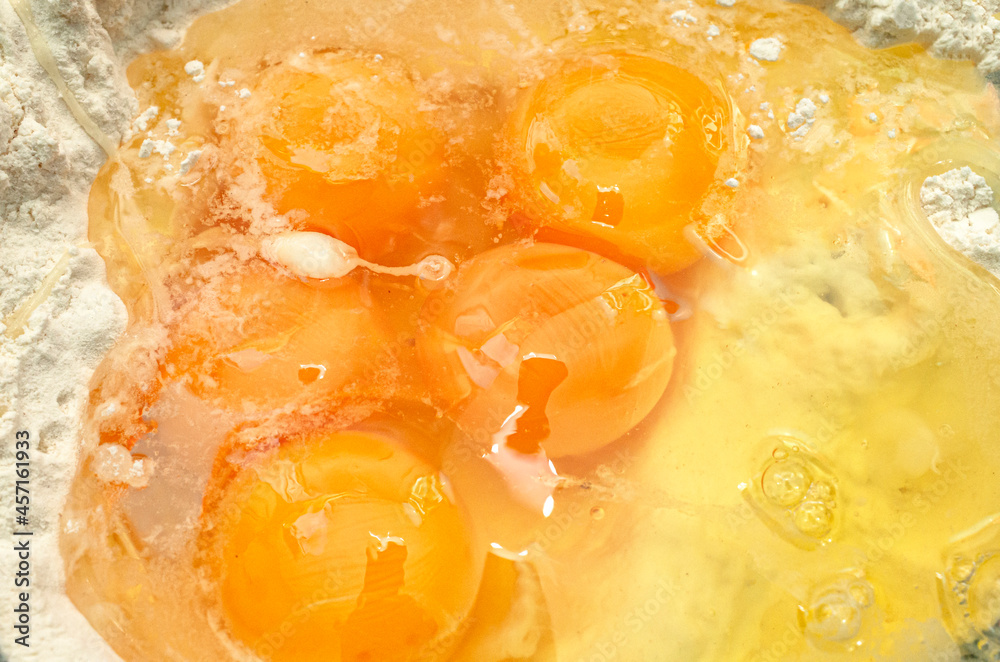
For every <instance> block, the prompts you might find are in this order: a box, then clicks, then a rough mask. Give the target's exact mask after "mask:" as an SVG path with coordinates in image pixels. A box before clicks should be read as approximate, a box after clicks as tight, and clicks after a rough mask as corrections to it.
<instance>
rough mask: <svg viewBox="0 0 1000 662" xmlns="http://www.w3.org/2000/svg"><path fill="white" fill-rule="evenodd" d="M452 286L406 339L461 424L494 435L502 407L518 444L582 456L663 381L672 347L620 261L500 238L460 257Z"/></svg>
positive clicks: (628, 422) (643, 408)
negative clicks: (504, 242) (420, 331)
mask: <svg viewBox="0 0 1000 662" xmlns="http://www.w3.org/2000/svg"><path fill="white" fill-rule="evenodd" d="M453 288H454V289H452V290H445V291H443V292H439V293H436V294H435V295H434V296H432V297H431V299H430V300H429V301H428V302H427V304H426V305H425V307H424V311H423V317H424V319H425V320H426V321H428V322H429V323H430V326H429V330H428V332H427V333H426V334H424V335H423V336H422V337H421V338H420V339H419V341H418V342H419V347H420V350H421V353H422V356H423V358H424V361H425V363H426V366H427V368H428V372H429V373H430V375H431V379H432V381H433V385H434V389H435V391H436V392H437V393H438V395H439V396H440V397H441V398H442V399H443V400H444V401H445V402H446V403H447V404H451V405H454V404H457V403H463V404H462V406H463V407H465V408H466V412H465V416H464V419H465V422H466V423H467V424H469V425H475V426H476V427H477V428H480V429H481V428H482V427H483V426H484V425H485V427H486V428H487V429H488V430H490V431H491V432H494V433H495V432H498V431H499V430H500V428H501V425H502V424H503V423H504V421H505V420H507V419H508V418H509V417H510V415H512V414H513V415H514V417H515V418H517V420H518V426H517V434H515V435H512V436H511V437H509V439H508V441H513V442H515V443H517V444H518V446H519V447H520V446H522V445H523V444H524V443H527V444H528V445H529V446H530V445H531V444H533V443H536V442H539V443H540V444H541V446H542V447H543V448H544V449H545V451H546V453H547V454H548V455H549V456H550V457H557V456H561V455H573V454H580V453H587V452H590V451H593V450H595V449H597V448H600V447H601V446H603V445H605V444H607V443H609V442H611V441H613V440H614V439H617V438H618V437H620V436H621V435H623V434H625V433H626V432H627V431H628V430H629V429H631V428H632V427H633V426H634V425H635V424H636V423H638V422H639V421H640V420H642V418H644V417H645V416H646V414H648V413H649V412H650V410H651V409H652V408H653V406H654V405H655V404H656V402H657V401H658V400H659V399H660V396H662V395H663V392H664V390H665V389H666V386H667V383H668V382H669V380H670V373H671V370H672V367H673V358H674V355H675V353H676V350H675V348H674V345H673V335H672V333H671V330H670V323H669V322H668V320H667V314H666V312H665V311H664V309H663V306H662V305H661V303H660V301H659V300H658V299H657V298H656V296H655V294H654V292H653V291H652V289H651V288H650V286H649V285H648V283H646V281H644V280H643V279H642V278H641V277H640V276H639V275H638V274H635V273H634V272H632V271H630V270H629V269H627V268H625V267H623V266H622V265H620V264H617V263H615V262H612V261H611V260H608V259H606V258H603V257H601V256H599V255H596V254H594V253H590V252H588V251H584V250H580V249H577V248H572V247H566V246H559V245H556V244H533V245H528V246H526V245H508V246H503V247H501V248H496V249H493V250H491V251H488V252H486V253H482V254H480V255H478V256H477V257H475V258H474V259H472V260H470V261H469V262H467V263H466V264H465V265H463V267H462V268H461V269H460V270H459V273H458V276H457V279H456V282H455V283H454V286H453ZM542 408H543V409H544V411H543V412H539V411H538V409H542ZM541 414H544V418H542V417H541ZM539 431H542V432H541V433H539ZM546 433H547V438H545V434H546ZM521 450H525V451H530V450H531V449H530V448H522V449H521Z"/></svg>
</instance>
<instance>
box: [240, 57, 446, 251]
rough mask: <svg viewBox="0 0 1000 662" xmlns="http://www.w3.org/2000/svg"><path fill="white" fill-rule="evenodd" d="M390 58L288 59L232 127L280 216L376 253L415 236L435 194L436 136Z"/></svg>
mask: <svg viewBox="0 0 1000 662" xmlns="http://www.w3.org/2000/svg"><path fill="white" fill-rule="evenodd" d="M418 102H419V95H418V94H417V91H416V90H415V89H414V87H413V83H412V81H411V80H410V79H409V78H408V77H406V76H405V75H404V74H403V73H401V72H400V71H398V70H397V68H396V67H395V65H392V64H390V63H387V62H384V61H382V60H378V61H371V60H362V59H361V58H359V57H356V56H353V55H350V54H342V53H320V54H316V55H310V56H308V57H292V58H290V59H288V60H286V61H284V62H282V63H280V64H276V65H274V66H271V67H268V68H267V69H265V70H264V72H263V73H262V74H261V75H260V78H259V79H258V81H257V83H256V86H255V88H254V91H253V94H252V96H251V97H250V100H249V103H248V104H247V105H246V107H245V108H244V109H243V113H242V114H243V117H241V119H240V121H239V122H237V124H236V130H235V131H234V142H235V144H234V145H233V148H234V149H233V155H234V156H236V157H237V159H242V158H243V156H242V154H243V153H244V152H245V151H249V153H250V154H252V155H254V157H253V161H252V163H250V164H243V165H244V167H250V168H253V167H254V166H256V167H259V169H260V171H261V173H262V175H263V177H264V180H265V182H266V189H267V197H268V198H269V199H270V200H271V201H272V203H273V204H274V207H275V211H277V212H278V213H279V214H290V215H291V217H292V218H297V219H300V220H299V223H300V224H301V225H302V226H303V227H304V228H306V229H311V230H317V231H322V232H326V233H328V234H331V235H333V236H334V237H336V238H337V239H340V240H341V241H344V242H345V243H347V244H350V245H351V246H353V247H354V248H355V249H357V250H358V252H359V253H360V255H361V256H362V257H364V258H366V259H377V258H381V257H384V256H386V255H388V254H391V253H392V252H393V250H398V249H399V246H398V245H397V244H399V243H403V244H406V243H407V242H409V243H413V242H414V241H415V239H416V238H415V237H412V236H411V235H413V234H419V233H420V228H419V218H420V211H419V203H420V201H421V199H422V198H428V197H430V196H432V195H434V194H435V193H438V192H439V189H440V182H439V181H438V178H439V177H440V173H441V171H440V165H441V161H442V154H441V150H440V144H441V140H440V139H438V138H437V136H436V135H435V133H434V130H433V129H432V127H431V126H430V125H428V124H427V123H425V122H424V121H422V120H421V113H419V112H418Z"/></svg>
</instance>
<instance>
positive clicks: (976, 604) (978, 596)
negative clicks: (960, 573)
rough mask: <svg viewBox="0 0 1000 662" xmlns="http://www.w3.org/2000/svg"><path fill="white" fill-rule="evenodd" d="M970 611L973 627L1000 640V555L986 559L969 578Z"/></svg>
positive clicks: (991, 637) (995, 639)
mask: <svg viewBox="0 0 1000 662" xmlns="http://www.w3.org/2000/svg"><path fill="white" fill-rule="evenodd" d="M968 600H969V613H970V616H971V619H970V620H971V621H972V625H973V627H975V628H976V629H977V630H978V631H979V632H981V633H983V634H984V635H986V636H988V637H989V638H990V639H993V640H994V641H997V642H1000V556H994V557H992V558H990V559H989V560H987V561H985V562H984V563H983V564H982V565H980V566H979V568H978V569H977V570H976V572H975V575H974V576H973V577H972V578H971V579H970V580H969V597H968Z"/></svg>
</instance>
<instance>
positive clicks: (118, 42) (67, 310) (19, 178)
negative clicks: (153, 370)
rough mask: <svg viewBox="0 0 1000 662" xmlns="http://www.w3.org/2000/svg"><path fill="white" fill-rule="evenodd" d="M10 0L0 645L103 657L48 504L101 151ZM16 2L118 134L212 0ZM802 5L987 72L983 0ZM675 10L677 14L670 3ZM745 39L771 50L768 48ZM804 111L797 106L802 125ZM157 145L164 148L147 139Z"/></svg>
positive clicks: (2, 86) (83, 375)
mask: <svg viewBox="0 0 1000 662" xmlns="http://www.w3.org/2000/svg"><path fill="white" fill-rule="evenodd" d="M739 1H743V2H750V1H752V0H739ZM718 2H719V4H722V5H727V6H728V5H732V4H733V2H732V0H718ZM15 4H20V5H22V6H23V5H26V4H28V3H27V0H0V467H2V468H0V478H2V479H0V503H2V504H4V508H9V507H10V504H12V503H13V502H14V498H13V482H14V480H13V479H14V477H13V472H12V468H13V444H14V438H15V431H17V430H21V429H25V430H28V431H29V432H30V434H31V439H32V446H31V448H32V450H31V476H32V478H31V494H32V502H31V510H30V525H29V526H28V527H27V528H29V529H31V530H33V531H34V534H35V535H34V536H33V537H32V538H31V549H32V556H31V562H32V575H31V578H32V587H31V599H30V608H31V611H32V621H31V623H32V630H31V640H30V641H31V644H32V646H31V648H22V647H20V646H15V645H13V644H12V643H11V642H12V641H13V639H14V633H13V631H12V629H11V621H12V619H11V618H10V615H11V614H12V609H13V606H14V604H13V601H14V598H15V595H14V592H13V590H12V588H11V587H12V585H13V579H14V578H13V576H12V573H13V567H14V563H13V561H14V556H13V554H12V552H11V551H10V549H11V546H12V544H13V543H12V541H11V540H10V521H9V519H8V515H9V510H8V511H5V514H4V518H3V521H2V522H0V548H2V549H3V551H2V552H0V587H2V588H0V614H3V617H2V619H0V620H2V625H0V658H4V657H6V658H7V659H9V660H12V661H15V660H20V661H24V660H31V661H33V662H41V661H45V662H60V661H61V660H79V661H82V662H103V661H106V660H117V659H118V658H117V657H116V656H115V655H114V653H112V652H111V651H110V650H109V649H108V647H107V646H106V645H105V644H104V643H103V641H102V640H101V639H100V637H98V636H97V635H96V634H95V633H94V632H93V631H92V630H91V629H90V627H89V625H88V624H87V623H86V621H85V620H84V619H83V617H82V616H81V615H80V614H79V613H78V612H77V611H76V610H75V609H74V608H73V606H72V605H71V604H70V602H69V600H68V599H67V598H66V597H65V595H64V593H63V578H62V560H61V558H60V556H59V551H58V537H57V530H58V517H59V510H60V506H61V504H62V502H63V499H64V496H65V492H66V489H67V485H68V481H69V479H70V478H71V476H72V473H73V471H74V467H75V465H76V459H77V458H76V448H77V439H76V430H77V425H78V421H79V417H80V413H81V411H82V407H83V404H84V402H85V399H86V395H87V383H88V380H89V378H90V376H91V374H92V371H93V369H94V367H95V366H96V365H97V364H98V362H99V361H100V360H101V358H102V356H103V355H104V353H105V352H106V351H107V350H108V349H109V347H110V346H111V344H112V342H113V340H114V338H115V337H116V335H117V334H118V333H120V332H121V330H122V329H123V328H124V325H125V312H124V308H123V306H122V304H121V303H120V302H119V301H118V300H117V298H116V297H115V296H114V295H113V294H112V293H111V291H110V290H109V289H108V288H107V286H106V284H105V280H104V266H103V262H102V261H101V259H100V258H99V257H98V255H97V254H96V253H95V252H94V251H93V250H92V249H90V248H88V247H87V246H86V234H87V215H86V201H87V194H88V191H89V189H90V185H91V182H92V180H93V178H94V176H95V175H96V173H97V170H98V168H99V167H100V165H101V163H102V162H103V160H104V153H103V151H102V150H101V148H100V147H99V146H98V145H97V144H96V143H95V142H94V140H92V139H91V137H89V136H88V133H87V132H85V130H84V129H83V128H82V127H81V124H80V123H79V122H78V121H77V119H76V118H75V117H74V116H73V114H71V112H70V111H69V110H68V108H67V106H66V105H65V104H64V103H63V101H61V99H60V96H59V93H58V91H57V89H56V87H55V86H54V85H53V83H52V81H51V79H50V78H49V76H48V75H46V73H45V71H44V70H43V69H42V67H41V66H39V61H38V60H37V59H36V56H35V54H34V53H33V51H32V45H31V44H30V43H29V40H28V36H27V34H26V32H25V29H24V27H23V24H22V22H21V21H20V20H19V18H18V16H17V15H16V14H15V12H14V11H13V6H14V5H15ZM30 4H31V6H32V9H33V11H34V15H35V22H36V24H37V25H38V28H39V29H40V31H41V35H42V36H43V37H44V41H45V42H46V43H47V44H48V47H49V48H50V49H51V51H52V55H53V56H54V61H55V62H56V63H57V64H58V67H59V71H60V72H61V74H62V77H63V78H64V79H65V81H66V84H67V86H68V88H69V89H70V90H71V91H72V92H73V94H74V96H75V97H76V99H78V100H79V102H80V105H81V106H82V110H83V111H85V113H86V114H87V115H89V117H90V118H91V119H92V120H93V123H94V125H95V126H94V127H91V129H92V130H91V135H98V136H99V135H100V134H101V133H103V134H104V135H106V136H107V137H108V139H109V141H110V142H111V143H117V142H118V140H119V139H120V137H121V136H122V134H123V133H124V132H125V131H126V129H127V127H129V125H130V123H131V122H132V121H133V116H134V115H135V113H136V111H137V110H138V109H137V107H136V103H135V99H134V97H133V95H132V93H131V91H130V90H129V89H128V86H127V84H126V81H125V76H124V63H125V62H127V61H128V60H129V59H130V58H131V57H132V56H133V55H135V54H136V53H138V52H141V51H143V50H148V49H151V48H159V47H165V46H171V45H173V44H175V43H176V42H177V40H178V39H179V37H180V34H181V32H180V30H182V29H183V27H184V26H185V25H186V24H187V22H188V21H189V20H190V19H191V18H193V16H194V14H195V13H196V11H195V9H196V8H197V10H198V11H203V10H208V9H214V8H217V7H219V6H222V5H224V4H227V2H226V0H205V1H201V2H199V1H198V0H175V1H172V2H163V1H162V0H34V1H33V2H31V3H30ZM812 4H814V5H819V6H822V7H824V8H826V10H827V11H828V12H829V13H830V14H831V15H832V16H834V17H835V18H836V19H837V20H840V21H841V22H843V23H844V24H845V25H847V26H848V27H850V28H851V29H852V30H855V31H856V34H857V35H858V37H859V38H860V39H862V40H863V41H865V42H867V43H870V44H874V45H884V44H886V43H888V42H891V41H894V40H910V39H916V40H918V41H921V42H923V43H925V44H927V45H928V46H930V47H931V48H932V51H933V52H934V53H936V54H939V55H942V56H948V57H966V58H971V59H973V60H975V61H977V62H979V64H980V67H981V69H982V70H983V72H984V73H986V74H991V73H995V72H997V71H998V70H1000V22H998V21H997V20H996V19H994V18H993V17H992V15H993V14H994V13H996V12H997V11H998V6H997V0H981V1H980V2H978V3H977V2H975V1H974V0H964V1H963V0H812ZM679 18H680V20H681V21H682V22H684V21H686V17H685V16H681V17H679ZM687 22H688V23H690V21H687ZM765 45H766V44H765ZM771 46H774V44H771ZM760 54H761V55H764V56H766V57H767V58H771V57H778V56H779V55H780V48H770V49H769V50H766V52H764V51H762V52H761V53H760ZM192 75H197V72H193V74H192ZM807 110H809V109H808V108H803V109H802V110H801V111H800V110H799V109H798V108H797V112H798V113H799V114H800V115H802V117H803V118H804V119H803V121H802V124H801V126H803V127H805V128H806V130H808V126H809V119H810V118H809V117H808V116H807V113H806V112H804V111H807ZM148 120H149V118H147V119H146V121H148ZM141 121H142V120H139V121H137V122H136V125H137V126H138V125H139V122H141ZM796 121H798V120H796ZM750 135H751V136H752V137H754V138H755V139H759V138H761V137H763V130H762V129H761V128H760V127H756V126H755V127H751V129H750ZM157 147H160V148H161V151H162V149H167V147H165V146H157V145H153V146H152V148H157ZM193 158H197V156H194V157H193ZM966 181H968V178H966ZM956 186H960V187H961V186H964V184H961V183H959V184H956ZM973 188H975V187H974V186H973ZM931 190H932V193H933V196H934V197H933V198H932V199H931V201H930V202H929V204H932V205H933V209H934V211H933V212H932V213H933V214H938V213H941V214H945V216H942V217H941V218H942V219H944V220H943V221H942V223H941V224H940V226H944V227H946V228H947V229H948V230H949V231H951V232H952V234H954V235H955V236H956V237H961V236H963V233H964V232H966V231H965V230H964V228H965V226H963V225H962V221H961V219H962V218H966V219H967V217H968V214H967V213H965V212H964V211H963V210H964V209H965V207H961V208H960V205H965V204H966V200H965V199H964V198H963V199H962V200H959V198H956V196H955V195H953V194H951V193H949V195H950V197H951V200H952V202H950V203H949V202H947V199H948V198H947V197H945V195H944V193H945V192H949V191H952V192H953V191H955V190H956V189H955V188H953V187H951V186H950V184H949V182H948V181H945V180H942V182H941V185H940V186H937V185H935V187H932V189H931ZM953 205H954V206H953ZM972 211H975V210H972ZM963 214H964V216H963ZM954 218H958V219H959V220H958V221H955V220H954ZM966 222H967V220H966ZM973 226H975V227H976V228H978V225H977V224H976V223H975V222H973V223H972V224H971V225H969V227H973ZM976 232H979V230H978V229H977V230H970V231H969V233H971V234H968V237H978V236H979V235H977V234H976ZM970 242H972V243H974V241H973V239H970ZM993 266H994V267H995V266H996V265H995V264H994V265H993ZM49 290H51V291H50V292H49ZM36 294H38V296H33V295H36ZM46 294H47V296H46ZM36 303H37V304H38V306H37V308H36V309H35V310H34V311H33V313H32V314H31V315H30V316H28V317H27V318H25V315H24V314H25V313H27V312H28V311H30V310H31V307H32V306H33V305H34V304H36Z"/></svg>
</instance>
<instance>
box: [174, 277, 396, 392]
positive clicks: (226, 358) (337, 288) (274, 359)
mask: <svg viewBox="0 0 1000 662" xmlns="http://www.w3.org/2000/svg"><path fill="white" fill-rule="evenodd" d="M174 337H175V340H174V342H173V343H172V347H171V348H170V350H169V351H168V353H167V357H166V365H165V368H164V372H165V374H166V376H167V377H168V378H170V379H179V380H182V381H184V382H185V383H186V384H187V385H188V388H190V389H191V390H192V392H194V393H195V394H196V395H198V396H199V397H202V398H205V399H207V400H210V401H212V402H214V403H216V404H219V405H221V406H223V407H226V408H229V409H234V410H236V411H252V410H263V411H267V410H271V409H275V408H278V409H280V408H282V407H284V406H286V405H288V404H290V403H294V402H302V401H304V400H307V399H309V398H315V397H319V396H326V397H331V396H336V395H344V394H345V393H346V392H347V390H350V392H351V393H352V394H353V395H363V394H365V393H369V394H370V393H371V390H372V389H371V388H370V387H372V386H373V385H374V384H375V383H376V382H377V381H378V379H377V366H376V361H375V360H374V357H375V356H376V350H377V348H378V347H379V346H380V343H381V342H384V340H385V338H386V331H385V327H384V324H383V323H382V322H380V318H379V315H378V313H377V312H375V311H373V310H372V309H371V307H370V306H369V305H368V304H366V303H365V301H364V297H363V294H362V290H361V288H360V287H359V285H358V283H357V282H356V281H354V280H352V279H350V278H343V279H334V280H331V281H322V282H321V281H312V282H305V281H302V280H299V279H297V278H294V277H290V276H287V275H285V274H282V273H280V272H278V271H277V270H276V269H274V268H272V267H270V266H269V265H266V264H261V263H258V264H256V265H253V266H250V267H248V268H246V269H245V270H244V271H243V272H241V273H240V274H238V275H235V276H226V277H222V278H220V279H218V280H217V281H216V282H213V283H212V284H211V285H210V286H209V287H207V288H205V289H202V290H201V291H199V292H198V296H197V298H196V299H194V300H193V301H192V302H191V304H190V305H189V306H188V309H187V310H186V312H185V314H184V315H183V317H182V319H181V321H180V322H178V325H177V329H176V331H175V336H174ZM359 382H363V384H359ZM352 385H353V386H352Z"/></svg>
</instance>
